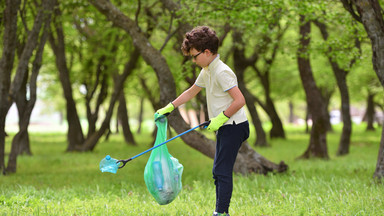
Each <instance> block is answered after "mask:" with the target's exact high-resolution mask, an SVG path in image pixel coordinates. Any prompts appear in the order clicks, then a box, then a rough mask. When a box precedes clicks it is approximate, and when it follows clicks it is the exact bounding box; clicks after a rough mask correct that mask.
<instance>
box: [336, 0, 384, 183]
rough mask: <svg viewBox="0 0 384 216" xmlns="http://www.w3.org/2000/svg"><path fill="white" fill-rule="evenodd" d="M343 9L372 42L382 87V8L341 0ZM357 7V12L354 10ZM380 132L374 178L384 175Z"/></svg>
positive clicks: (372, 0)
mask: <svg viewBox="0 0 384 216" xmlns="http://www.w3.org/2000/svg"><path fill="white" fill-rule="evenodd" d="M341 2H342V3H343V5H344V7H345V9H346V10H347V11H348V12H350V13H351V15H352V16H353V17H354V18H355V19H356V20H358V21H359V22H361V23H362V24H363V25H364V28H365V30H366V32H367V34H368V36H369V38H370V40H371V44H372V63H373V68H374V70H375V72H376V75H377V77H378V78H379V80H380V83H381V85H382V86H383V87H384V43H383V41H384V19H383V9H382V8H381V6H380V4H379V1H377V0H341ZM355 8H356V9H357V13H358V14H356V12H355V11H354V10H355ZM382 130H383V132H382V134H381V141H380V150H379V157H378V160H377V165H376V170H375V173H374V175H373V176H374V178H377V179H379V180H381V179H382V178H383V177H384V152H383V151H384V127H383V129H382Z"/></svg>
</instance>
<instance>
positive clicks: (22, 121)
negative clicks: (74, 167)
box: [6, 0, 56, 173]
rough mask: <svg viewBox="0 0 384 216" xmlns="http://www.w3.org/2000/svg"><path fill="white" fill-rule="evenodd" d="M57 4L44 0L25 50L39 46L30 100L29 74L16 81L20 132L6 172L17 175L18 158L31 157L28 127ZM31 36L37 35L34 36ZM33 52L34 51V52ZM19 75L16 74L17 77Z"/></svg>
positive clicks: (14, 143) (31, 83) (31, 79)
mask: <svg viewBox="0 0 384 216" xmlns="http://www.w3.org/2000/svg"><path fill="white" fill-rule="evenodd" d="M55 4H56V1H51V0H44V1H42V8H41V9H40V10H39V12H38V14H37V17H36V18H35V23H34V25H33V29H32V31H31V32H29V35H28V41H27V44H26V46H25V48H27V47H29V46H32V47H34V48H33V49H35V47H36V46H37V45H38V46H37V50H36V54H35V59H34V61H33V63H32V74H31V78H30V80H29V89H30V90H29V91H30V94H29V95H30V97H29V100H27V98H26V93H27V90H26V88H27V87H26V84H27V80H28V72H25V73H24V74H23V73H19V75H20V76H23V77H15V80H17V79H21V80H22V82H20V84H21V86H20V89H21V91H19V90H18V91H17V95H16V97H15V100H16V104H17V106H18V109H19V132H18V133H17V134H16V135H15V137H14V138H13V140H12V147H11V153H10V155H9V160H8V166H7V169H6V171H7V172H10V173H15V172H16V167H17V156H18V155H19V154H21V153H23V152H25V153H27V154H29V155H31V154H32V153H31V151H30V145H29V134H28V126H29V122H30V118H31V114H32V110H33V108H34V106H35V102H36V91H37V85H36V81H37V76H38V74H39V71H40V68H41V62H42V57H43V52H44V46H45V43H46V41H47V35H48V31H49V25H50V22H51V15H52V12H53V7H54V5H55ZM42 26H44V28H43V33H42V36H41V37H40V42H38V40H37V38H38V36H39V33H40V29H41V28H42ZM31 34H35V35H34V36H33V35H31ZM30 43H35V45H29V44H30ZM32 51H33V50H32ZM32 51H29V50H25V49H24V50H23V54H22V55H21V56H25V57H24V58H28V62H29V59H30V58H31V56H30V55H32ZM24 52H30V55H27V56H26V55H24ZM18 69H20V70H26V71H28V68H27V67H26V66H25V67H18ZM17 74H18V73H16V75H17Z"/></svg>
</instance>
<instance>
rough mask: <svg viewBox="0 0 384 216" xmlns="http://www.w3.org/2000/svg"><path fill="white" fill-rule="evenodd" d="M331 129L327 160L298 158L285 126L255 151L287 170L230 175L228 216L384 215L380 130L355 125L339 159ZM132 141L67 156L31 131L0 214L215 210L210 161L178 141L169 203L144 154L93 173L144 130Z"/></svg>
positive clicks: (117, 139) (0, 196)
mask: <svg viewBox="0 0 384 216" xmlns="http://www.w3.org/2000/svg"><path fill="white" fill-rule="evenodd" d="M335 129H336V132H334V133H330V134H329V135H328V151H329V155H330V158H331V159H330V160H328V161H324V160H318V159H315V160H296V158H297V157H298V156H300V155H301V154H302V153H303V152H304V151H305V150H306V147H307V145H308V134H305V133H303V131H304V129H303V128H297V127H296V128H295V127H289V126H287V128H286V130H287V137H288V139H287V140H282V139H278V140H272V141H270V143H271V144H272V146H271V147H270V148H256V151H257V152H259V153H261V154H262V155H263V156H265V157H266V158H268V159H269V160H271V161H274V162H279V161H280V160H284V161H285V162H286V163H287V164H288V165H289V167H290V169H289V171H288V172H287V173H284V174H270V175H267V176H262V175H249V176H247V177H244V176H238V175H235V177H234V192H233V196H232V202H231V206H230V213H231V215H232V216H238V215H383V214H384V205H383V202H384V186H383V185H382V184H376V183H374V182H373V180H372V175H373V172H374V170H375V166H376V162H377V154H378V149H379V142H380V130H377V131H375V132H365V131H364V127H362V126H354V132H353V136H352V143H351V148H350V154H349V155H347V156H343V157H337V156H336V154H335V153H336V150H337V147H338V146H337V145H338V141H339V136H340V134H339V131H340V126H339V127H335ZM136 139H137V141H138V143H139V146H137V147H132V146H127V145H126V144H124V142H123V139H122V137H121V136H120V135H114V136H111V137H110V140H109V141H103V142H101V143H99V144H98V146H97V147H96V149H95V151H94V152H92V153H65V149H66V135H65V134H38V133H34V134H31V143H32V151H33V153H34V155H33V156H19V158H18V170H17V173H16V174H12V175H8V176H1V177H0V215H164V216H165V215H167V216H168V215H212V212H213V210H214V205H215V193H214V185H213V180H212V176H211V168H212V160H211V159H209V158H207V157H206V156H204V155H202V154H201V153H199V152H197V151H196V150H194V149H192V148H190V147H189V146H187V145H186V144H184V143H183V142H182V141H181V139H177V140H175V141H172V142H171V143H169V144H168V148H169V151H170V153H171V154H172V155H173V156H175V157H176V158H177V159H179V161H180V162H181V163H182V164H183V165H184V173H183V189H182V191H181V193H180V194H179V196H178V197H177V198H176V199H175V200H174V201H173V202H172V203H170V204H168V205H164V206H161V205H158V204H157V203H156V202H155V200H154V198H153V197H152V196H151V195H150V193H149V192H148V191H147V188H146V186H145V183H144V179H143V173H144V167H145V164H146V161H147V159H148V157H149V154H146V155H143V156H141V157H139V158H137V159H135V160H133V161H131V162H129V163H128V164H127V165H126V167H124V169H121V170H119V171H118V173H117V174H110V173H101V172H100V171H99V170H98V165H99V162H100V160H101V159H102V158H103V157H105V155H107V154H110V155H111V156H112V157H114V158H118V159H123V158H129V157H131V156H133V155H136V154H138V153H140V152H142V151H144V150H146V149H147V148H149V147H150V143H151V141H152V138H151V137H150V136H149V135H148V134H143V135H141V136H137V137H136ZM10 141H11V139H10V138H8V139H7V148H6V150H7V152H9V149H10V146H9V145H10V144H9V143H10ZM249 141H250V143H253V141H254V137H252V136H251V137H250V140H249Z"/></svg>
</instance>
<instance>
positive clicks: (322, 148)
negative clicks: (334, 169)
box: [297, 15, 329, 159]
mask: <svg viewBox="0 0 384 216" xmlns="http://www.w3.org/2000/svg"><path fill="white" fill-rule="evenodd" d="M310 33H311V22H310V21H308V20H307V19H306V17H305V16H304V15H300V47H299V49H298V52H297V61H298V66H299V72H300V77H301V81H302V84H303V86H304V90H305V94H306V98H307V103H308V109H309V112H310V114H311V116H312V121H313V125H312V129H311V137H310V142H309V146H308V148H307V150H306V151H305V152H304V154H303V155H302V156H300V157H301V158H310V157H319V158H324V159H328V158H329V156H328V149H327V111H326V106H325V104H324V101H323V100H324V99H323V97H322V94H321V91H320V89H319V88H318V87H317V86H316V82H315V79H314V77H313V73H312V67H311V63H310V59H309V53H308V46H309V43H310V39H311V37H310Z"/></svg>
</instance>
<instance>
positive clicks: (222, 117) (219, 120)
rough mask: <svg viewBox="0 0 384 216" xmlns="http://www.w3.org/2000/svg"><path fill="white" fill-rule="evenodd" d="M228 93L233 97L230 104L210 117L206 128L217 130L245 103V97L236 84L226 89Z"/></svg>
mask: <svg viewBox="0 0 384 216" xmlns="http://www.w3.org/2000/svg"><path fill="white" fill-rule="evenodd" d="M228 93H229V95H231V97H232V98H233V101H232V103H231V105H230V106H229V107H228V108H227V109H226V110H225V111H224V112H221V113H220V114H219V115H218V116H216V117H215V118H212V119H211V123H210V124H209V125H208V127H207V130H209V131H217V130H218V129H219V128H220V127H221V126H222V125H223V124H224V123H225V122H226V121H228V119H229V118H230V117H231V116H232V115H233V114H235V113H236V112H237V111H239V109H241V107H243V106H244V105H245V98H244V96H243V94H242V93H241V91H240V89H239V88H238V87H237V86H235V87H233V88H231V89H230V90H228Z"/></svg>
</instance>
